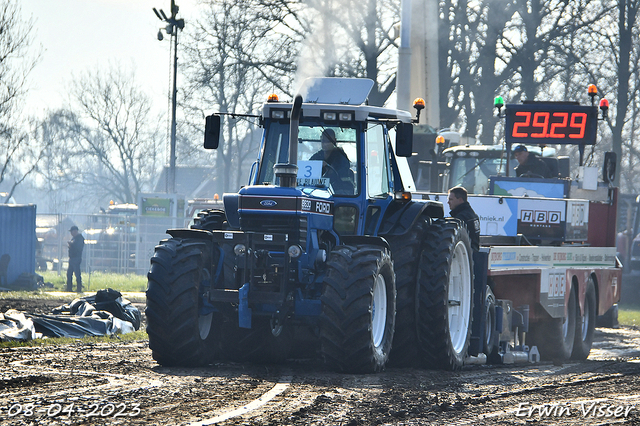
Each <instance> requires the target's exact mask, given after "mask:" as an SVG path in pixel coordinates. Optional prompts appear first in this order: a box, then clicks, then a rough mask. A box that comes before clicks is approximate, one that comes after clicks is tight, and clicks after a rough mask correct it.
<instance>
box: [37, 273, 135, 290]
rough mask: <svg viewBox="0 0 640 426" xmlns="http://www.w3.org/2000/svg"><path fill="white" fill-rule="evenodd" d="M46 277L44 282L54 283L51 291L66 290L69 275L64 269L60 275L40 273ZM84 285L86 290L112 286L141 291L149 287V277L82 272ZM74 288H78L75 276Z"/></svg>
mask: <svg viewBox="0 0 640 426" xmlns="http://www.w3.org/2000/svg"><path fill="white" fill-rule="evenodd" d="M40 275H42V276H43V277H44V282H45V283H46V282H50V283H51V284H53V289H47V290H49V291H52V290H53V291H66V289H67V275H66V271H64V272H63V273H62V274H61V275H58V273H57V272H55V271H44V272H42V273H40ZM82 286H83V290H84V291H92V292H93V291H98V290H103V289H106V288H112V289H114V290H118V291H120V292H127V291H129V292H140V291H145V290H146V289H147V277H146V276H144V275H136V274H114V273H109V272H92V273H91V274H88V273H83V274H82ZM73 288H74V289H75V288H76V283H75V278H74V281H73Z"/></svg>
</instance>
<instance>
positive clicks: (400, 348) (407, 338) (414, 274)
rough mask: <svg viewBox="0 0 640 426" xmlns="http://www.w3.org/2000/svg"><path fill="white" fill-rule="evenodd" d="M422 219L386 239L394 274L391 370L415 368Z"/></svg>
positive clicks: (416, 358)
mask: <svg viewBox="0 0 640 426" xmlns="http://www.w3.org/2000/svg"><path fill="white" fill-rule="evenodd" d="M426 226H428V225H427V224H426V223H425V220H424V219H422V218H419V219H418V220H417V221H416V222H415V224H414V225H413V226H412V227H411V228H410V229H409V231H407V233H406V234H403V235H401V236H389V237H386V238H387V241H388V242H389V246H390V247H391V253H392V256H393V268H394V270H395V272H396V293H397V296H396V327H395V332H394V334H393V346H392V348H391V355H390V357H389V366H391V367H416V366H417V365H418V346H417V336H416V282H417V280H418V263H419V261H420V249H421V247H422V240H423V238H424V230H425V227H426Z"/></svg>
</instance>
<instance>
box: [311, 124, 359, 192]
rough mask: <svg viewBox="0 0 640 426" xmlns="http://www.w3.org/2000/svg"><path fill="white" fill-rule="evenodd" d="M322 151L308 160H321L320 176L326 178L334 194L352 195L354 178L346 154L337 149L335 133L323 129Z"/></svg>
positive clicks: (331, 130)
mask: <svg viewBox="0 0 640 426" xmlns="http://www.w3.org/2000/svg"><path fill="white" fill-rule="evenodd" d="M320 141H321V143H322V149H321V150H320V151H318V152H316V153H315V154H313V155H312V156H311V158H309V160H322V161H323V163H322V166H323V167H322V176H324V177H328V178H329V181H330V182H331V186H332V187H333V189H334V191H335V193H336V194H345V195H353V192H354V183H355V182H354V176H353V171H351V164H350V163H349V158H348V157H347V154H346V153H345V152H344V151H343V150H342V148H339V147H338V145H337V143H338V142H337V140H336V133H335V132H334V131H333V129H325V130H324V131H323V132H322V135H321V136H320Z"/></svg>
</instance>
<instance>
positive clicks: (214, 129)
mask: <svg viewBox="0 0 640 426" xmlns="http://www.w3.org/2000/svg"><path fill="white" fill-rule="evenodd" d="M219 144H220V116H219V115H217V114H213V115H210V116H208V117H207V118H206V122H205V126H204V149H217V148H218V145H219Z"/></svg>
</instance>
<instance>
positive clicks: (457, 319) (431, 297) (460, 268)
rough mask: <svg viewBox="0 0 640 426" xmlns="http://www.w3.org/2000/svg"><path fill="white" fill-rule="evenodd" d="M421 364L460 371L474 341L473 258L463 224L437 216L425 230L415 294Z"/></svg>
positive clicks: (427, 366)
mask: <svg viewBox="0 0 640 426" xmlns="http://www.w3.org/2000/svg"><path fill="white" fill-rule="evenodd" d="M416 304H417V305H416V325H417V334H418V347H419V356H420V359H421V363H422V365H423V366H424V367H426V368H440V369H446V370H458V369H460V368H461V367H462V366H463V365H464V360H465V357H466V355H467V349H468V348H469V342H470V340H471V320H472V312H473V259H472V251H471V242H470V239H469V234H468V232H467V229H466V227H465V225H464V224H463V223H462V222H460V221H459V220H457V219H439V220H436V221H434V222H433V224H432V225H431V226H429V227H428V228H427V230H426V232H425V239H424V246H423V250H422V256H421V261H420V273H419V277H418V286H417V297H416Z"/></svg>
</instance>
